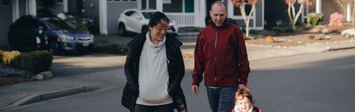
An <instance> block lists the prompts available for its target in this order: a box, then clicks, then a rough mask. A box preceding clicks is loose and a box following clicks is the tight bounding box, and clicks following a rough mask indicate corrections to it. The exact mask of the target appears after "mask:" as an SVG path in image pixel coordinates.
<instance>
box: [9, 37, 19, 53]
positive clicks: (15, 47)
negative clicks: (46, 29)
mask: <svg viewBox="0 0 355 112" xmlns="http://www.w3.org/2000/svg"><path fill="white" fill-rule="evenodd" d="M10 46H11V50H22V46H21V44H20V42H19V41H18V38H17V37H13V38H12V40H11V41H10Z"/></svg>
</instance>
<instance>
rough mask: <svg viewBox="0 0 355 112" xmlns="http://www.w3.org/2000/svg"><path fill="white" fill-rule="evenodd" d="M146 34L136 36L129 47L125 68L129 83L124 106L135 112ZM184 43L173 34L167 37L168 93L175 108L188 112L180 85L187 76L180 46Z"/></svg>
mask: <svg viewBox="0 0 355 112" xmlns="http://www.w3.org/2000/svg"><path fill="white" fill-rule="evenodd" d="M146 33H147V31H145V32H142V33H140V34H138V35H137V36H135V37H134V38H133V40H132V41H130V42H129V43H128V44H127V46H128V47H129V50H128V54H127V58H126V63H125V66H124V70H125V74H126V78H127V83H126V85H125V87H124V90H123V94H122V101H121V103H122V105H123V106H125V107H126V108H128V109H129V110H130V111H131V112H134V109H135V105H136V100H137V97H138V94H139V85H138V70H139V68H138V67H139V59H140V56H141V52H142V49H143V45H144V42H145V40H146ZM181 45H182V43H181V42H180V41H179V40H177V39H176V38H175V37H174V36H172V35H171V34H169V33H168V34H167V35H166V42H165V47H166V54H167V55H166V56H167V58H168V60H169V61H168V73H169V85H168V90H167V91H168V93H169V95H170V96H171V97H172V98H173V100H174V107H175V108H176V109H177V110H178V111H179V112H187V108H186V100H185V96H184V93H183V91H182V89H181V86H180V83H181V80H182V78H183V77H184V75H185V65H184V61H183V58H182V54H181V50H180V46H181Z"/></svg>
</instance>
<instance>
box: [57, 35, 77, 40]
mask: <svg viewBox="0 0 355 112" xmlns="http://www.w3.org/2000/svg"><path fill="white" fill-rule="evenodd" d="M59 36H60V37H62V38H63V39H65V40H74V37H72V36H69V35H65V34H61V35H59Z"/></svg>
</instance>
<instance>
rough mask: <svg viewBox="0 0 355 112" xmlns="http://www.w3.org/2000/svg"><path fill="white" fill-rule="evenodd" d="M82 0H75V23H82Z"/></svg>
mask: <svg viewBox="0 0 355 112" xmlns="http://www.w3.org/2000/svg"><path fill="white" fill-rule="evenodd" d="M82 10H83V0H76V23H82V20H83V19H82V18H83V11H82Z"/></svg>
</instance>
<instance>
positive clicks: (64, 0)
mask: <svg viewBox="0 0 355 112" xmlns="http://www.w3.org/2000/svg"><path fill="white" fill-rule="evenodd" d="M63 12H68V0H63Z"/></svg>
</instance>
